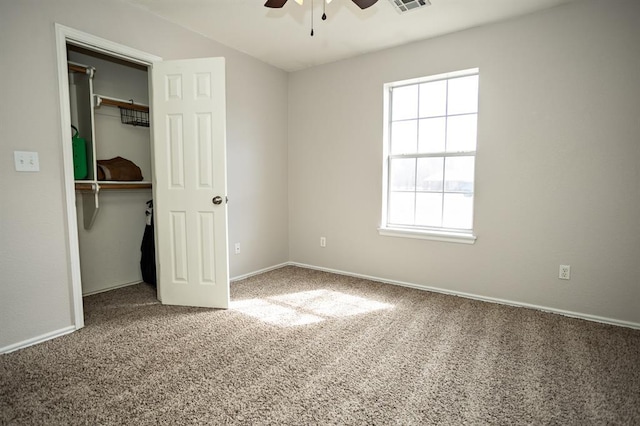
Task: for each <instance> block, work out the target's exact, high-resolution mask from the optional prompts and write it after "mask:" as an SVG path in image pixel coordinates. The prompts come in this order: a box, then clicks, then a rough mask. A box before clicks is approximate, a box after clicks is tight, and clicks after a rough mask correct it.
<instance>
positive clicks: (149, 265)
mask: <svg viewBox="0 0 640 426" xmlns="http://www.w3.org/2000/svg"><path fill="white" fill-rule="evenodd" d="M145 214H146V215H147V225H146V226H145V228H144V235H143V237H142V246H141V247H140V251H141V252H142V256H141V257H140V271H141V272H142V279H143V280H144V282H146V283H148V284H153V285H156V243H155V238H154V236H153V234H154V232H153V229H154V228H153V200H149V201H147V211H146V212H145Z"/></svg>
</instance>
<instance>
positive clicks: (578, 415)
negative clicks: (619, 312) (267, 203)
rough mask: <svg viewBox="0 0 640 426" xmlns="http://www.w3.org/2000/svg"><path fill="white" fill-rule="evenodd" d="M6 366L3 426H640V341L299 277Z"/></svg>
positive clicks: (101, 329) (465, 302) (441, 299)
mask: <svg viewBox="0 0 640 426" xmlns="http://www.w3.org/2000/svg"><path fill="white" fill-rule="evenodd" d="M231 300H232V306H231V309H229V310H226V311H224V310H211V309H198V308H185V307H173V306H163V305H161V304H159V303H158V302H157V300H156V299H155V289H154V288H153V287H150V286H148V285H146V284H139V285H135V286H131V287H126V288H122V289H118V290H114V291H110V292H107V293H102V294H97V295H93V296H89V297H86V298H85V300H84V309H85V317H86V327H85V328H83V329H81V330H79V331H77V332H75V333H72V334H70V335H66V336H63V337H60V338H58V339H54V340H51V341H48V342H45V343H42V344H39V345H35V346H32V347H29V348H25V349H22V350H19V351H16V352H13V353H10V354H5V355H2V356H0V384H1V387H0V409H1V411H0V424H2V425H31V424H38V425H80V424H87V425H114V424H121V425H125V424H126V425H129V424H135V425H147V424H149V425H152V424H153V425H156V424H172V425H182V424H208V425H221V424H251V425H263V424H264V425H267V424H271V425H314V424H317V425H330V424H332V425H365V424H366V425H430V424H446V425H461V424H474V425H476V424H505V425H506V424H509V425H512V424H545V425H547V424H556V425H591V424H595V425H599V424H602V425H604V424H629V425H632V424H635V425H637V424H640V330H632V329H627V328H622V327H615V326H610V325H604V324H599V323H593V322H588V321H584V320H579V319H572V318H566V317H563V316H559V315H554V314H548V313H543V312H539V311H535V310H530V309H525V308H516V307H509V306H502V305H497V304H491V303H486V302H480V301H474V300H469V299H464V298H459V297H454V296H447V295H442V294H435V293H430V292H426V291H419V290H414V289H409V288H402V287H396V286H391V285H386V284H381V283H375V282H371V281H367V280H363V279H358V278H352V277H345V276H340V275H334V274H329V273H325V272H319V271H313V270H307V269H302V268H297V267H285V268H281V269H278V270H274V271H271V272H267V273H265V274H261V275H258V276H254V277H251V278H248V279H245V280H242V281H238V282H234V283H232V285H231Z"/></svg>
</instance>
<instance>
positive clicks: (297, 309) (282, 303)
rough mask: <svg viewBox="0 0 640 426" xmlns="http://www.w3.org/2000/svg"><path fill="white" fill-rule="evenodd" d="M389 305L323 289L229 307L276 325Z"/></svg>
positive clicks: (235, 304) (321, 318) (250, 300)
mask: <svg viewBox="0 0 640 426" xmlns="http://www.w3.org/2000/svg"><path fill="white" fill-rule="evenodd" d="M391 308H393V305H391V304H388V303H383V302H378V301H375V300H371V299H367V298H364V297H359V296H352V295H349V294H345V293H340V292H338V291H331V290H324V289H322V290H312V291H303V292H300V293H290V294H283V295H279V296H271V297H266V298H264V299H248V300H239V301H234V302H231V309H232V310H236V311H238V312H241V313H243V314H245V315H249V316H251V317H253V318H257V319H259V320H261V321H264V322H266V323H269V324H274V325H279V326H297V325H305V324H314V323H318V322H321V321H324V320H326V319H329V318H339V317H347V316H351V315H359V314H366V313H369V312H374V311H379V310H382V309H391Z"/></svg>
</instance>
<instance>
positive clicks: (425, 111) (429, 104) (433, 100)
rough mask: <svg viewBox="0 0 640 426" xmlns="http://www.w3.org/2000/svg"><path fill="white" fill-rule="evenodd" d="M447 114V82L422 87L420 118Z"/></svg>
mask: <svg viewBox="0 0 640 426" xmlns="http://www.w3.org/2000/svg"><path fill="white" fill-rule="evenodd" d="M446 112H447V81H446V80H442V81H434V82H431V83H423V84H421V85H420V117H435V116H441V115H445V114H446Z"/></svg>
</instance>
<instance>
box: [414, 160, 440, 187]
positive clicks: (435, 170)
mask: <svg viewBox="0 0 640 426" xmlns="http://www.w3.org/2000/svg"><path fill="white" fill-rule="evenodd" d="M443 180H444V158H443V157H436V158H419V159H418V178H417V180H416V189H417V190H418V191H442V188H443Z"/></svg>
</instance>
